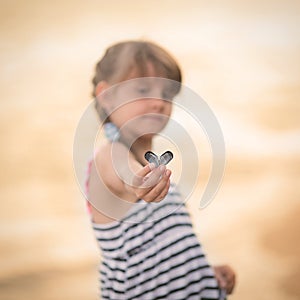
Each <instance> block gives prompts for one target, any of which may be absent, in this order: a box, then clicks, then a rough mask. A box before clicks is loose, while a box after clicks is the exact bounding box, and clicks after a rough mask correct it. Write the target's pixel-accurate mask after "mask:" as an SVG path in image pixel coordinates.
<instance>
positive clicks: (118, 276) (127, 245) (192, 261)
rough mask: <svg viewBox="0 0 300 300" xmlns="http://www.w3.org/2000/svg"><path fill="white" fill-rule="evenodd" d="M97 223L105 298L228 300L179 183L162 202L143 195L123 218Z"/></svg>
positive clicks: (119, 299)
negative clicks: (151, 201) (148, 198)
mask: <svg viewBox="0 0 300 300" xmlns="http://www.w3.org/2000/svg"><path fill="white" fill-rule="evenodd" d="M92 224H93V229H94V233H95V237H96V239H97V242H98V245H99V247H100V249H101V253H102V260H101V264H100V267H99V273H100V297H101V299H114V300H123V299H130V300H133V299H142V300H148V299H149V300H153V299H170V300H177V299H226V295H225V293H224V291H223V290H221V289H219V287H218V284H217V281H216V279H215V277H214V272H213V269H212V268H211V266H210V265H209V264H208V262H207V260H206V257H205V255H204V253H203V251H202V247H201V245H200V244H199V241H198V240H197V238H196V236H195V233H194V231H193V228H192V224H191V220H190V216H189V214H188V212H187V209H186V207H185V204H184V203H183V202H182V200H181V197H180V194H179V193H178V192H177V191H176V188H175V186H174V185H171V187H170V189H169V193H168V195H167V196H166V198H165V199H164V200H163V201H161V202H159V203H146V202H145V201H143V200H139V201H138V202H137V203H136V205H134V206H132V208H131V209H130V210H129V211H128V212H127V214H126V216H124V218H123V219H122V220H120V221H113V222H110V223H107V224H97V223H94V222H93V221H92Z"/></svg>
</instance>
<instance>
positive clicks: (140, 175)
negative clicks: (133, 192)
mask: <svg viewBox="0 0 300 300" xmlns="http://www.w3.org/2000/svg"><path fill="white" fill-rule="evenodd" d="M154 169H155V164H154V163H150V164H147V165H146V166H145V167H143V168H142V169H140V170H139V171H138V172H137V173H136V174H135V176H134V178H133V180H132V185H133V186H134V187H139V186H141V185H142V184H143V182H144V178H145V176H146V175H148V174H149V173H150V172H152V171H153V170H154Z"/></svg>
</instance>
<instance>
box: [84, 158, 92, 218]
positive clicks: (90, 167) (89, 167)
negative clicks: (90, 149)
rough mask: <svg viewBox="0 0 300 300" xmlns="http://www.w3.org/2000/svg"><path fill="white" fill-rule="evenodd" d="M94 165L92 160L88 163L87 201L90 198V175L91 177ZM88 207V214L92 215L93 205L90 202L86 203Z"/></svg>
mask: <svg viewBox="0 0 300 300" xmlns="http://www.w3.org/2000/svg"><path fill="white" fill-rule="evenodd" d="M92 163H93V159H91V160H90V161H89V162H88V167H87V170H86V180H85V194H86V197H87V199H88V198H89V180H90V175H91V169H92ZM86 205H87V210H88V213H89V214H91V212H92V211H91V207H92V205H91V203H90V202H89V201H88V200H87V201H86Z"/></svg>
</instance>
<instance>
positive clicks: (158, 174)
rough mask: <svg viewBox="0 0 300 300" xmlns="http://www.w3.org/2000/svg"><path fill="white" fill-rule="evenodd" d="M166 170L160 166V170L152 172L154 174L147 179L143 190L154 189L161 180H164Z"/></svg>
mask: <svg viewBox="0 0 300 300" xmlns="http://www.w3.org/2000/svg"><path fill="white" fill-rule="evenodd" d="M165 170H166V167H165V166H159V168H156V169H154V170H153V171H152V173H151V174H150V175H149V176H147V177H145V181H144V183H143V184H142V186H141V187H142V188H150V187H151V188H153V187H154V186H155V185H157V184H158V183H159V181H160V180H162V178H163V176H162V175H163V174H164V172H165Z"/></svg>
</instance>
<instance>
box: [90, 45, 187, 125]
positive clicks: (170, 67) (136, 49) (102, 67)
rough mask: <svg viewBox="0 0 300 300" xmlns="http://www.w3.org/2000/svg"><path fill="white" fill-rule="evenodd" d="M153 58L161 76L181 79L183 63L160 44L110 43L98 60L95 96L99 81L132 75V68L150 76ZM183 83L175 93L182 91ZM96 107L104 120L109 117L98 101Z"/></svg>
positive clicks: (155, 67)
mask: <svg viewBox="0 0 300 300" xmlns="http://www.w3.org/2000/svg"><path fill="white" fill-rule="evenodd" d="M148 62H150V63H151V64H152V65H153V67H154V69H155V71H156V72H157V74H159V77H163V78H167V79H171V80H175V81H177V82H179V83H181V80H182V75H181V70H180V67H179V66H178V64H177V62H176V61H175V59H174V58H173V57H172V56H171V55H170V54H169V53H168V52H167V51H165V50H164V49H162V48H161V47H160V46H158V45H156V44H154V43H153V42H149V41H125V42H120V43H117V44H115V45H112V46H111V47H109V48H108V49H107V50H106V52H105V54H104V56H103V57H102V59H101V60H100V61H99V62H98V63H97V64H96V68H95V76H94V77H93V80H92V83H93V96H94V97H96V96H97V95H96V87H97V85H98V83H99V82H101V81H106V82H107V83H109V84H116V83H118V82H121V81H124V80H126V79H128V75H129V74H130V72H131V71H132V70H136V71H137V77H147V73H148V68H147V63H148ZM179 90H180V85H178V90H177V91H176V92H175V95H176V94H177V93H178V92H179ZM95 107H96V110H97V112H98V114H99V117H100V119H101V120H105V122H107V121H109V120H108V119H109V118H108V116H107V114H106V113H105V111H104V110H103V109H102V107H100V106H99V104H98V101H95Z"/></svg>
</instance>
